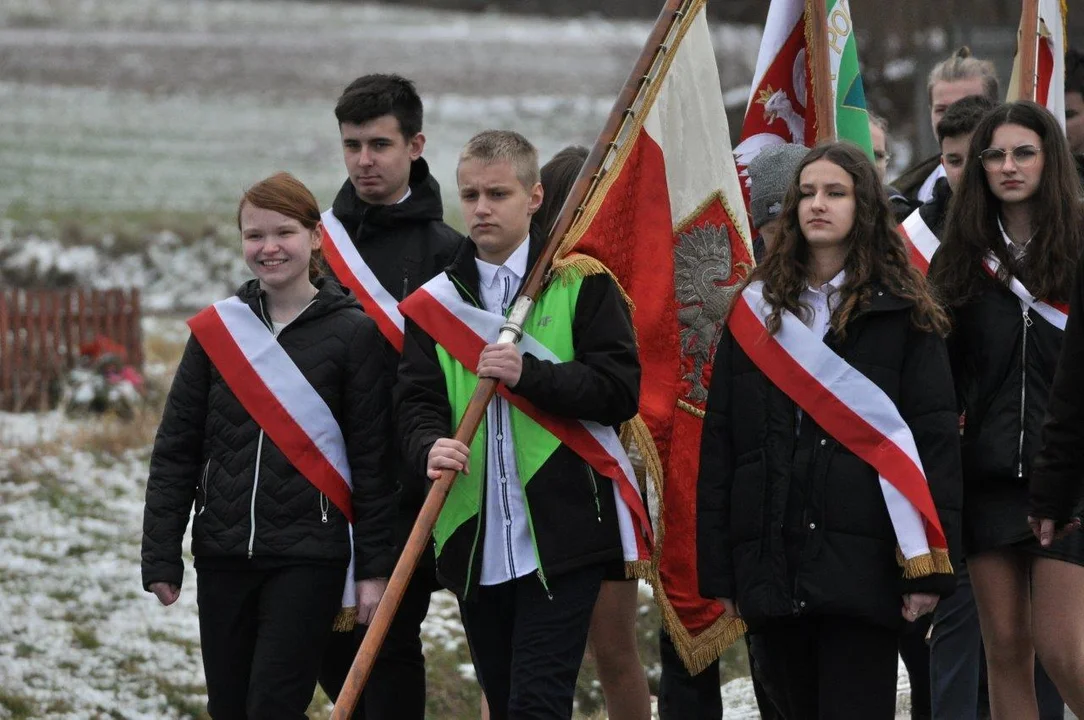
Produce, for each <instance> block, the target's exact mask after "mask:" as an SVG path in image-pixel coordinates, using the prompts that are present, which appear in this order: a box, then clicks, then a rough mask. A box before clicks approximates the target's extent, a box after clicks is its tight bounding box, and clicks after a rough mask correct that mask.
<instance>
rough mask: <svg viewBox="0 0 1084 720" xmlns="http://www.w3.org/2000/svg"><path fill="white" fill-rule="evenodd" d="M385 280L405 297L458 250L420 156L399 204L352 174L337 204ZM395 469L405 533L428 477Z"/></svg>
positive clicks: (334, 208) (363, 253)
mask: <svg viewBox="0 0 1084 720" xmlns="http://www.w3.org/2000/svg"><path fill="white" fill-rule="evenodd" d="M332 211H333V212H334V213H335V217H336V218H338V219H339V221H340V222H341V223H342V224H343V227H344V228H346V231H347V232H348V233H350V238H351V239H352V240H353V241H354V246H355V247H357V249H358V252H359V253H360V254H361V257H362V258H363V259H364V260H365V264H366V265H368V266H369V267H370V268H371V269H372V271H373V273H374V274H375V275H376V277H377V279H378V280H379V281H380V284H381V285H383V286H384V288H385V289H386V290H387V291H388V292H389V293H391V294H392V296H394V297H395V299H396V300H399V301H402V300H403V299H404V298H406V296H407V295H409V294H410V293H412V292H414V291H415V290H417V289H418V288H419V287H421V286H422V285H423V284H424V283H425V282H426V281H428V280H429V279H430V278H432V277H433V276H434V275H436V274H437V273H439V272H441V271H443V270H444V268H445V267H447V266H448V264H449V263H450V262H451V261H452V258H453V257H454V256H455V251H456V248H457V247H459V243H460V242H461V241H462V240H463V236H462V235H460V234H459V233H457V232H456V231H455V230H453V229H452V228H450V227H448V226H447V225H445V224H444V221H443V217H444V206H443V203H442V201H441V197H440V185H439V184H437V181H436V179H435V178H434V177H433V176H432V175H430V174H429V166H428V165H427V164H426V162H425V160H423V159H421V158H419V159H417V160H415V161H414V162H413V163H412V164H411V167H410V197H408V198H407V199H406V200H405V201H403V202H401V203H399V204H396V205H370V204H368V203H366V202H364V201H362V200H361V199H360V198H359V197H358V195H357V192H356V191H355V190H354V186H353V185H351V184H350V181H349V180H347V181H346V183H345V184H343V186H342V188H341V189H340V190H339V194H338V195H337V196H336V197H335V202H334V203H333V204H332ZM395 464H396V470H395V471H394V472H395V474H396V477H397V478H398V480H399V484H400V486H401V488H402V498H401V504H402V513H401V516H400V521H399V526H400V527H399V535H400V539H401V540H402V539H404V538H405V537H406V535H407V534H408V533H409V531H410V528H411V527H412V526H413V524H414V518H415V517H417V514H418V510H419V509H420V508H421V506H422V502H423V501H424V500H425V493H426V490H427V487H428V486H427V483H426V481H425V477H424V476H421V477H419V476H418V475H416V474H414V473H411V472H409V471H408V470H407V468H406V466H405V464H403V463H402V462H398V459H396V461H395Z"/></svg>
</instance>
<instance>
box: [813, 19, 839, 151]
mask: <svg viewBox="0 0 1084 720" xmlns="http://www.w3.org/2000/svg"><path fill="white" fill-rule="evenodd" d="M827 3H828V0H806V3H805V11H806V22H807V23H809V24H808V26H807V27H808V28H809V32H808V33H807V34H806V37H807V38H808V40H809V47H808V49H807V53H808V57H809V69H810V72H811V74H812V76H813V109H814V112H816V113H817V142H818V143H822V142H830V141H832V140H835V139H836V105H835V92H834V88H833V87H832V71H831V68H832V63H831V61H830V60H829V57H828V7H827Z"/></svg>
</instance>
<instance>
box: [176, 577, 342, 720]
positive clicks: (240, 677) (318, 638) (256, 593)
mask: <svg viewBox="0 0 1084 720" xmlns="http://www.w3.org/2000/svg"><path fill="white" fill-rule="evenodd" d="M197 572H198V577H199V582H198V588H197V591H196V600H197V602H198V604H199V631H200V649H201V651H202V653H203V670H204V674H205V675H206V678H207V712H208V713H209V714H210V715H211V717H213V718H214V720H248V719H249V718H251V719H252V720H264V719H265V718H269V719H274V720H295V718H296V719H300V718H304V717H305V711H306V710H307V709H308V707H309V703H310V702H312V693H313V691H314V690H315V689H316V676H317V674H318V673H319V672H320V658H321V656H322V655H323V652H324V647H325V646H326V645H327V642H328V639H329V638H330V636H331V625H332V622H334V620H335V615H336V614H337V613H338V612H339V608H340V606H341V605H342V592H343V582H344V581H345V579H346V568H345V567H341V568H339V567H332V566H322V565H292V566H289V567H282V568H275V569H268V570H257V569H251V568H246V567H239V568H237V569H223V568H201V569H199V570H198V571H197Z"/></svg>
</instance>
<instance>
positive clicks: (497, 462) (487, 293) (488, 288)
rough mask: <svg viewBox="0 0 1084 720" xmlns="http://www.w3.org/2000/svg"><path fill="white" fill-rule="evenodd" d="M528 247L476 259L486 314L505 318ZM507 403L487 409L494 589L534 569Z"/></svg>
mask: <svg viewBox="0 0 1084 720" xmlns="http://www.w3.org/2000/svg"><path fill="white" fill-rule="evenodd" d="M529 244H530V243H529V242H528V241H527V240H526V239H525V240H524V241H523V242H522V243H521V244H520V246H519V247H518V248H516V250H515V252H513V253H512V255H511V256H510V257H509V258H508V259H507V260H505V261H504V264H503V265H499V266H498V265H492V264H490V263H487V262H485V261H483V260H479V259H477V258H475V260H474V262H475V263H476V264H477V266H478V279H479V288H480V290H481V294H482V298H481V300H482V304H483V305H484V306H485V309H486V310H488V311H490V312H493V313H500V314H501V315H502V316H503V315H506V314H507V313H508V308H509V307H511V305H512V300H514V299H515V297H516V293H517V292H518V291H519V286H520V283H522V282H523V278H524V276H525V275H526V274H527V253H528V249H529ZM509 411H510V406H509V404H508V401H507V400H505V399H504V398H502V397H501V396H500V395H497V396H495V397H494V398H493V402H491V403H490V404H489V407H488V408H486V431H487V434H488V436H489V437H488V438H487V439H486V505H485V524H486V533H485V538H484V540H483V544H482V576H481V579H480V582H481V584H482V585H498V584H500V583H503V582H508V581H509V580H514V579H515V578H518V577H523V576H524V575H529V574H530V573H532V572H534V571H535V570H537V569H538V559H537V557H536V556H535V551H534V544H533V543H532V542H531V528H530V526H529V524H528V522H527V503H526V500H525V499H524V496H523V487H522V486H521V485H520V480H519V471H518V470H517V468H516V454H515V451H514V449H513V447H512V423H511V421H510V416H509Z"/></svg>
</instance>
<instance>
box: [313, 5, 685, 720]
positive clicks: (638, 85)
mask: <svg viewBox="0 0 1084 720" xmlns="http://www.w3.org/2000/svg"><path fill="white" fill-rule="evenodd" d="M697 1H698V0H666V5H665V6H664V7H663V9H662V12H660V13H659V17H658V19H657V20H656V21H655V25H654V27H653V28H652V30H651V33H650V35H648V38H647V42H646V43H645V44H644V49H643V50H642V51H641V52H640V56H639V58H637V60H636V64H635V65H634V66H633V68H632V72H631V73H629V77H628V80H626V81H625V85H624V86H623V87H622V88H621V92H620V93H619V94H618V96H617V99H616V100H615V101H614V105H613V109H612V110H611V111H610V116H609V118H607V120H606V124H605V125H604V126H603V128H602V132H601V133H599V136H598V139H597V140H596V141H595V145H594V147H593V148H592V149H591V152H590V154H589V155H588V156H587V160H586V161H585V162H584V164H583V168H582V169H581V170H580V174H579V175H578V176H577V177H576V181H575V183H574V184H573V185H572V190H571V191H570V192H569V194H568V197H567V199H566V200H565V203H564V205H563V206H562V207H561V213H560V215H558V217H557V220H556V222H555V223H554V226H553V230H552V231H551V233H550V236H549V239H548V240H547V242H546V246H545V248H544V249H543V251H542V254H541V256H540V257H539V258H538V260H537V262H536V263H535V265H534V267H533V268H532V269H531V272H530V274H529V275H528V276H527V279H526V281H525V282H524V284H523V288H522V290H521V291H520V294H519V296H518V297H517V298H516V302H515V304H514V305H513V307H512V310H511V312H510V313H509V316H508V320H507V321H506V322H505V324H504V327H502V328H501V333H500V336H499V337H498V338H497V342H518V341H519V339H520V338H521V337H522V336H523V324H524V322H525V321H526V319H527V315H528V314H529V313H530V310H531V305H532V304H533V302H534V298H535V297H537V296H538V294H539V293H540V292H541V290H542V286H543V285H544V284H545V281H546V278H547V276H548V275H549V271H550V266H551V265H552V263H553V259H554V257H555V256H556V254H557V250H558V248H559V247H560V245H561V241H562V240H563V239H564V236H565V234H566V233H567V232H568V231H569V229H570V228H571V227H572V224H573V222H574V221H575V220H576V218H577V217H579V216H580V214H582V213H583V210H584V207H585V206H586V204H587V202H588V200H589V199H590V197H591V194H592V193H593V192H594V190H595V188H596V187H597V186H598V183H599V180H600V179H601V178H602V177H603V175H604V174H605V173H606V161H607V159H608V158H609V156H610V155H611V154H612V153H613V152H614V151H616V150H617V148H618V147H619V146H620V143H619V140H620V139H621V138H622V135H623V131H624V129H625V126H626V124H627V123H628V122H629V121H630V120H631V119H632V118H633V117H635V116H636V113H637V109H636V105H637V101H638V100H639V99H640V98H641V96H642V93H643V91H644V89H645V88H646V87H647V86H648V85H649V84H650V82H651V80H652V79H653V78H654V75H655V71H656V66H657V64H658V63H659V61H660V60H661V59H662V58H663V57H665V55H666V54H667V52H669V51H670V48H669V47H668V46H667V45H666V42H667V39H668V38H669V36H670V34H671V30H672V29H673V28H674V26H675V25H676V24H677V23H679V22H680V21H681V19H682V18H683V17H684V16H685V15H686V14H687V11H688V9H689V8H690V7H691V6H692V5H694V4H695V3H696V2H697ZM496 392H497V381H496V380H494V379H492V378H481V379H479V381H478V385H477V387H476V388H475V391H474V394H473V395H472V396H471V399H470V403H469V405H468V406H467V409H466V411H465V412H464V413H463V418H462V419H461V420H460V422H459V427H458V429H457V430H456V432H455V439H456V440H459V441H460V442H462V443H463V444H465V445H467V446H469V445H470V443H471V440H472V439H473V438H474V435H475V433H476V432H477V431H478V427H479V425H480V424H481V422H482V420H483V418H484V417H485V412H486V407H487V406H488V405H489V402H490V401H491V400H492V399H493V396H494V395H495V394H496ZM455 478H456V473H455V472H454V471H451V470H445V471H444V472H443V473H442V474H441V476H440V479H439V480H436V481H434V482H433V484H432V487H431V488H430V490H429V494H428V495H427V496H426V498H425V503H424V504H423V505H422V509H421V512H420V513H419V514H418V519H417V521H415V523H414V528H413V529H412V530H411V532H410V537H409V538H408V539H407V542H406V545H405V546H404V548H403V553H402V555H401V556H400V557H399V562H398V563H396V565H395V570H394V571H393V572H392V575H391V578H390V580H389V581H388V587H387V590H385V591H384V597H383V598H382V599H381V601H380V605H379V606H377V609H376V613H375V615H374V616H373V620H372V623H371V624H370V625H369V629H368V630H367V631H366V633H365V639H364V640H363V641H362V643H361V647H360V648H358V654H357V656H356V657H355V658H354V662H353V664H352V665H351V666H350V672H349V673H348V674H347V676H346V681H345V682H344V683H343V687H342V691H341V692H340V693H339V698H338V701H337V702H336V703H335V708H334V710H332V713H331V718H332V720H347V719H348V718H349V717H350V716H351V715H352V714H353V711H354V706H355V705H357V702H358V698H359V697H360V695H361V691H362V690H363V689H364V688H365V683H366V682H367V681H368V679H369V674H370V672H372V668H373V662H374V661H375V659H376V656H377V653H378V652H379V651H380V646H381V645H382V644H383V643H384V638H385V637H386V636H387V634H388V628H389V627H390V625H391V620H392V618H393V617H394V616H395V612H396V611H397V610H398V609H399V603H400V602H401V601H402V599H403V593H404V592H405V590H406V587H407V583H409V582H410V578H411V576H412V575H413V574H414V570H415V568H416V567H417V565H418V560H419V558H420V557H421V555H422V553H423V552H424V550H425V548H426V546H427V545H428V543H429V541H430V536H431V535H432V534H433V527H434V526H435V525H436V522H437V518H438V517H439V515H440V511H441V508H443V507H444V502H445V500H446V499H447V498H448V492H449V491H450V490H451V486H452V483H453V482H454V481H455Z"/></svg>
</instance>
